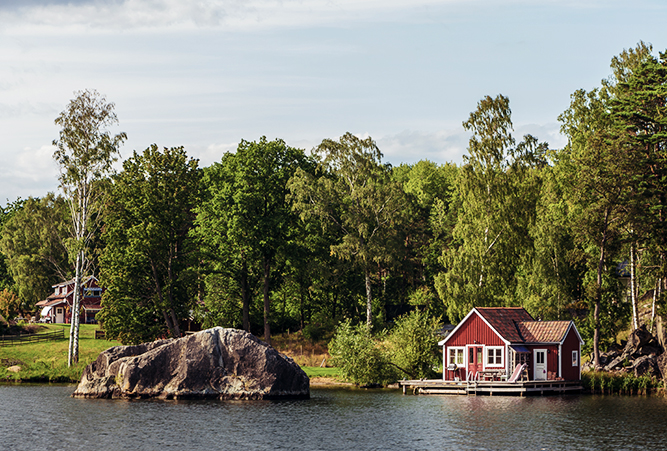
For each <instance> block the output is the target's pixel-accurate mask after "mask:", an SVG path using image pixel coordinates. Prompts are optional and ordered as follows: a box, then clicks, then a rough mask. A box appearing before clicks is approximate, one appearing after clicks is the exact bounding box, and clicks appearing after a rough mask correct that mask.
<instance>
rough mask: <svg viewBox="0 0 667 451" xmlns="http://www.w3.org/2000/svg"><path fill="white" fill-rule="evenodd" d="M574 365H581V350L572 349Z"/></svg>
mask: <svg viewBox="0 0 667 451" xmlns="http://www.w3.org/2000/svg"><path fill="white" fill-rule="evenodd" d="M572 366H579V351H572Z"/></svg>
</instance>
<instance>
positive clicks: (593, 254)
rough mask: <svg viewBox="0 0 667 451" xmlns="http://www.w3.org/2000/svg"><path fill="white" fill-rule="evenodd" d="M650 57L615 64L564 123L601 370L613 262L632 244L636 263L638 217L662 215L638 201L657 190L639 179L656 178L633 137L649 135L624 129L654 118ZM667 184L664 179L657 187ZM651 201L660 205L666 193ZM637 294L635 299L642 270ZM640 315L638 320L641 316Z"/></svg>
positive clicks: (577, 97)
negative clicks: (646, 85)
mask: <svg viewBox="0 0 667 451" xmlns="http://www.w3.org/2000/svg"><path fill="white" fill-rule="evenodd" d="M650 50H651V48H650V46H647V45H645V44H644V43H643V42H640V44H639V45H638V46H637V47H636V48H635V49H631V50H626V51H623V52H622V53H621V54H620V55H619V56H618V57H615V58H613V59H612V64H611V67H612V71H613V76H612V78H611V79H609V80H603V82H602V87H601V88H597V89H594V90H592V91H589V92H587V91H585V90H583V89H582V90H578V91H576V92H575V93H574V94H572V96H571V103H570V107H569V108H568V110H566V111H565V112H564V113H563V114H561V115H560V116H559V120H560V121H561V122H562V123H563V125H562V127H561V131H562V132H563V133H564V134H565V135H566V136H567V137H568V145H567V147H566V148H565V149H564V150H563V151H562V152H561V153H560V154H559V163H558V164H559V166H560V168H559V171H562V173H563V174H564V176H563V180H565V181H566V183H565V184H564V187H565V190H564V198H565V199H566V201H567V203H568V209H569V213H568V215H569V221H570V224H571V227H572V231H573V234H574V236H575V240H576V243H577V244H578V245H579V246H580V247H581V248H582V249H583V250H584V252H585V254H586V256H587V260H588V262H589V268H591V271H593V272H594V280H593V278H592V277H591V278H589V284H588V286H587V288H586V289H585V292H586V297H587V299H588V300H589V303H590V304H591V307H592V309H591V311H592V318H591V321H592V329H593V359H594V363H595V365H599V347H600V341H601V340H602V339H603V337H602V336H601V331H602V326H603V320H604V321H606V320H608V318H602V317H601V314H602V312H601V308H602V306H603V304H604V303H605V299H608V298H609V297H610V296H611V297H614V296H615V295H616V291H617V287H616V284H615V283H614V282H613V280H612V277H611V274H610V273H611V272H612V271H613V270H615V267H616V265H615V264H613V261H614V260H613V259H614V257H617V256H618V253H619V249H620V247H621V245H622V244H623V241H624V240H625V239H628V240H629V241H630V248H631V257H632V258H631V260H632V261H633V263H634V249H635V245H636V242H637V240H638V233H639V234H641V233H640V232H639V229H640V228H641V227H643V226H644V225H643V224H642V223H643V221H642V220H641V219H640V221H636V220H635V218H641V217H642V216H641V215H642V213H641V212H640V210H641V209H646V210H648V211H650V210H654V211H656V209H655V207H656V205H655V204H654V205H652V206H647V205H643V206H642V207H641V208H638V207H639V205H640V204H641V202H638V200H639V199H640V198H641V197H642V195H643V194H646V193H648V192H649V191H651V190H650V189H647V185H646V183H645V182H646V181H647V180H646V179H644V180H642V177H641V176H640V175H639V174H641V173H644V174H647V173H649V174H650V173H654V172H655V171H652V170H651V169H650V167H651V165H650V161H651V158H650V157H648V155H646V154H642V152H632V151H629V148H633V146H632V145H630V141H632V140H633V139H634V138H631V137H632V136H635V137H637V138H638V139H634V140H635V144H636V141H637V140H642V139H644V137H643V136H639V135H642V134H643V133H641V132H640V133H638V129H637V127H636V125H637V124H635V125H634V126H633V125H632V124H628V123H627V122H626V123H624V122H623V121H624V120H628V119H629V118H632V117H635V118H646V117H648V116H650V113H649V114H648V116H647V114H645V112H646V111H645V110H644V108H645V105H643V104H644V103H645V101H646V100H647V99H646V98H645V97H644V98H642V95H643V94H642V93H644V94H646V93H647V91H644V90H642V89H640V87H639V85H638V84H637V83H636V82H637V77H636V73H637V72H638V70H640V69H641V68H642V67H646V66H647V65H648V64H650V62H651V61H653V59H652V58H651V57H650ZM640 84H641V83H640ZM631 86H632V87H631ZM650 91H651V90H650V89H649V92H650ZM635 96H636V97H635ZM649 96H650V94H649ZM663 99H664V98H663ZM663 99H661V98H660V96H659V95H658V96H656V97H655V100H657V101H658V103H657V104H659V103H660V102H664V100H663ZM640 104H641V106H640ZM654 105H656V103H654ZM649 109H650V108H649ZM619 119H620V120H619ZM628 131H629V132H630V133H628ZM658 136H659V134H658ZM649 139H650V138H649ZM634 149H635V150H636V147H634ZM642 155H643V156H642ZM653 169H657V168H655V167H654V168H653ZM647 170H648V171H647ZM652 176H653V175H650V176H649V178H650V177H652ZM660 178H662V177H661V176H659V175H658V176H657V177H656V180H657V179H660ZM660 190H662V188H660ZM639 193H642V195H640V194H639ZM653 193H655V191H653ZM648 197H652V198H653V199H659V198H660V194H658V196H657V197H653V194H651V195H649V196H648ZM652 207H653V208H652ZM658 209H659V208H658ZM649 223H650V221H649ZM626 237H627V238H626ZM615 254H616V255H615ZM632 291H633V292H635V287H634V265H633V286H632ZM633 299H635V298H634V297H633ZM633 311H635V313H636V309H634V308H633ZM635 318H636V316H635Z"/></svg>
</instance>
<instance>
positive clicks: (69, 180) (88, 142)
mask: <svg viewBox="0 0 667 451" xmlns="http://www.w3.org/2000/svg"><path fill="white" fill-rule="evenodd" d="M75 94H76V97H75V98H74V99H72V100H71V101H70V103H69V104H68V105H67V107H66V108H65V110H64V111H63V112H62V113H60V115H59V116H58V117H57V118H56V120H55V123H56V125H58V126H60V128H61V129H60V133H59V137H58V139H56V140H54V141H53V145H54V146H55V147H56V150H55V152H54V153H53V158H54V159H55V160H56V162H57V164H58V166H59V169H60V176H59V178H58V180H59V181H60V189H61V190H62V192H63V194H64V197H65V199H66V201H67V203H68V205H69V211H70V216H71V221H72V224H71V229H70V239H69V240H68V253H69V256H70V259H71V260H73V262H74V299H73V303H72V304H73V305H72V319H71V326H70V335H69V347H68V352H67V365H68V366H72V365H73V364H75V363H77V362H78V360H79V310H80V302H81V281H82V277H83V275H84V274H85V273H86V272H87V270H88V263H89V260H88V254H87V249H88V248H89V245H90V243H91V242H92V240H93V238H94V236H95V234H96V233H97V229H98V223H97V218H98V217H99V213H100V208H101V205H102V197H103V196H104V190H103V189H101V185H102V184H101V183H100V182H101V181H102V180H103V179H105V178H106V177H107V176H108V175H109V174H110V173H111V172H112V170H113V168H112V165H113V163H114V162H115V161H116V160H117V159H118V156H119V150H118V149H119V147H120V146H121V145H122V143H123V142H124V141H125V139H127V135H126V134H125V133H119V134H117V135H112V134H111V133H110V132H109V130H108V127H109V126H111V125H114V124H116V123H118V118H117V117H116V113H115V112H114V104H113V103H110V102H109V103H108V102H107V100H106V98H105V97H104V96H103V95H101V94H99V93H98V92H97V91H95V90H84V91H79V92H76V93H75Z"/></svg>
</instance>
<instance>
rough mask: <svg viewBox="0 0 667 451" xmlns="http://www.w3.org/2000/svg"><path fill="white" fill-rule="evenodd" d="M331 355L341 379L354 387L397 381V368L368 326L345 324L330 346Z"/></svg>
mask: <svg viewBox="0 0 667 451" xmlns="http://www.w3.org/2000/svg"><path fill="white" fill-rule="evenodd" d="M329 353H330V354H331V356H332V357H333V364H334V365H335V366H337V367H339V368H340V374H341V376H342V377H343V378H345V379H347V380H349V381H351V382H354V383H355V384H358V385H373V384H380V385H385V384H387V383H390V382H394V381H395V380H396V379H397V375H396V371H395V369H394V367H392V366H391V365H390V364H389V362H388V360H387V358H386V356H385V353H384V352H382V349H381V348H380V345H379V343H377V342H376V341H375V340H374V339H373V336H372V335H371V332H370V330H369V329H368V327H367V326H366V325H365V324H359V325H357V326H352V323H351V322H350V320H346V321H344V322H342V323H341V324H340V325H339V326H338V329H337V330H336V334H335V335H334V337H333V339H332V340H331V342H330V343H329Z"/></svg>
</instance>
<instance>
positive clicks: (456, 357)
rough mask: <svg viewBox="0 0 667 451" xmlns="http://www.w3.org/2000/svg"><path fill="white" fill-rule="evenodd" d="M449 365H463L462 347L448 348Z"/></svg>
mask: <svg viewBox="0 0 667 451" xmlns="http://www.w3.org/2000/svg"><path fill="white" fill-rule="evenodd" d="M447 363H448V364H449V365H453V364H455V365H463V348H449V358H448V359H447Z"/></svg>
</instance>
